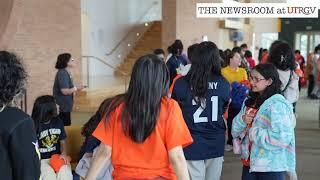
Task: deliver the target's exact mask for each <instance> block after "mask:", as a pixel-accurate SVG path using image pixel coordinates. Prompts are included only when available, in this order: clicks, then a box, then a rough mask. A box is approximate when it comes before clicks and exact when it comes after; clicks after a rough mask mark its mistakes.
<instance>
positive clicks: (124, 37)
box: [105, 1, 158, 56]
mask: <svg viewBox="0 0 320 180" xmlns="http://www.w3.org/2000/svg"><path fill="white" fill-rule="evenodd" d="M157 4H158V2H156V1H154V2H153V3H152V5H151V6H150V7H149V8H148V9H147V10H146V11H145V13H143V15H141V17H140V18H139V19H138V20H137V22H136V23H138V22H140V21H141V20H142V19H143V18H144V17H145V16H146V15H147V13H148V12H149V11H150V9H151V8H153V6H155V5H157ZM133 31H134V28H132V29H131V30H130V31H129V32H128V33H127V34H126V35H125V36H123V38H121V39H120V41H119V42H118V43H117V45H116V46H115V47H114V48H112V49H111V50H110V51H109V52H107V53H106V54H105V55H106V56H110V55H111V54H113V53H114V51H115V50H116V49H118V47H119V46H120V45H121V43H122V42H123V41H124V40H125V39H127V37H128V36H129V35H130V34H131V33H132V32H133Z"/></svg>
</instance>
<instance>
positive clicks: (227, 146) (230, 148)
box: [224, 144, 233, 152]
mask: <svg viewBox="0 0 320 180" xmlns="http://www.w3.org/2000/svg"><path fill="white" fill-rule="evenodd" d="M232 149H233V147H232V146H231V145H230V144H226V145H225V146H224V150H225V151H227V152H230V151H232Z"/></svg>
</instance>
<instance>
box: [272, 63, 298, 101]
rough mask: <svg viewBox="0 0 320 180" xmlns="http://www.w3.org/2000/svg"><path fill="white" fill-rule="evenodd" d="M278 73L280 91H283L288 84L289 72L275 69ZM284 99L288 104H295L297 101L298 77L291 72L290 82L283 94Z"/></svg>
mask: <svg viewBox="0 0 320 180" xmlns="http://www.w3.org/2000/svg"><path fill="white" fill-rule="evenodd" d="M277 71H278V73H279V78H280V81H281V90H283V89H284V88H285V87H286V86H287V84H288V82H289V77H290V70H288V71H282V70H279V69H277ZM283 95H284V97H285V98H286V99H287V100H288V101H289V102H290V103H295V102H297V101H298V99H299V76H298V75H297V74H296V73H295V72H293V73H292V77H291V81H290V84H289V86H288V87H287V89H286V90H285V91H284V92H283Z"/></svg>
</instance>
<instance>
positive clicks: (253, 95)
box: [245, 63, 281, 109]
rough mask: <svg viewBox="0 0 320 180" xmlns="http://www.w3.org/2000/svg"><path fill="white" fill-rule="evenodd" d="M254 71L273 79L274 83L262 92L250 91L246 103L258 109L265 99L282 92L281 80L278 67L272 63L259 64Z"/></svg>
mask: <svg viewBox="0 0 320 180" xmlns="http://www.w3.org/2000/svg"><path fill="white" fill-rule="evenodd" d="M253 71H257V72H258V73H260V74H261V75H262V76H263V77H264V78H265V79H266V80H268V79H271V80H272V84H271V85H270V86H268V87H266V89H265V90H264V91H263V93H262V94H259V93H257V92H253V91H250V92H249V97H248V99H247V101H246V102H245V105H246V106H249V107H254V108H257V109H258V108H259V107H260V106H261V105H262V104H263V102H264V101H265V100H267V99H268V98H270V97H271V96H273V95H275V94H280V93H281V89H280V87H281V81H280V79H279V74H278V71H277V69H276V67H275V66H274V65H272V64H270V63H267V64H258V65H257V66H255V67H254V68H253Z"/></svg>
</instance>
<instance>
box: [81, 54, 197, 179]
mask: <svg viewBox="0 0 320 180" xmlns="http://www.w3.org/2000/svg"><path fill="white" fill-rule="evenodd" d="M168 87H169V73H168V70H167V68H166V65H165V63H164V62H163V61H161V60H159V59H158V58H157V57H156V56H155V55H146V56H142V57H141V58H139V59H138V60H137V62H136V63H135V65H134V67H133V71H132V76H131V81H130V85H129V88H128V91H127V92H126V93H125V94H123V95H120V96H117V97H115V98H114V100H113V101H114V103H112V105H111V106H110V107H108V108H107V109H106V112H105V114H106V115H105V117H104V118H103V119H102V121H101V122H100V124H99V125H98V127H97V129H96V130H95V131H94V132H93V136H94V137H96V138H97V139H99V140H100V141H101V145H100V146H99V148H98V150H97V152H96V156H95V157H94V159H93V161H92V162H93V163H92V164H91V167H90V169H89V172H88V174H87V177H86V179H87V180H93V179H95V178H96V176H97V174H98V173H99V172H100V170H101V168H102V166H103V164H104V162H106V161H107V160H109V159H110V158H111V161H112V164H113V166H114V171H113V178H114V179H115V180H117V179H136V180H137V179H139V180H142V179H174V180H175V179H179V180H180V179H181V180H189V175H188V169H187V163H186V160H185V157H184V154H183V150H182V148H183V147H185V146H187V145H189V144H191V143H192V141H193V140H192V137H191V135H190V132H189V130H188V127H187V125H186V124H185V122H184V119H183V116H182V112H181V109H180V107H179V105H178V103H177V102H176V101H174V100H172V99H169V98H167V97H166V96H167V94H168Z"/></svg>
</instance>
